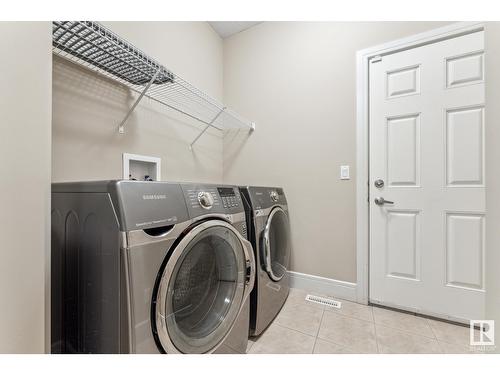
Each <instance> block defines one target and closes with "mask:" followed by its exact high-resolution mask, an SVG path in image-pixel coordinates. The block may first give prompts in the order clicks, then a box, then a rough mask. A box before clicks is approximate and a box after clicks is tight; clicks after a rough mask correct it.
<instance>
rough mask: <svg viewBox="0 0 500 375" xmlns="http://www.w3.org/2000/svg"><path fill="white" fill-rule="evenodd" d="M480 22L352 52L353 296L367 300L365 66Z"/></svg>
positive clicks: (477, 28) (466, 31)
mask: <svg viewBox="0 0 500 375" xmlns="http://www.w3.org/2000/svg"><path fill="white" fill-rule="evenodd" d="M484 27H485V24H484V22H457V23H453V24H451V25H447V26H444V27H440V28H437V29H433V30H429V31H426V32H423V33H420V34H416V35H412V36H409V37H406V38H402V39H397V40H395V41H392V42H388V43H384V44H379V45H377V46H374V47H369V48H366V49H363V50H360V51H357V52H356V273H357V280H356V300H357V302H358V303H361V304H365V305H367V304H368V302H369V272H370V269H369V254H370V225H369V220H370V204H369V193H370V187H369V180H370V175H369V155H370V150H369V139H370V138H369V118H370V114H369V67H370V65H369V64H370V60H372V59H374V58H378V57H382V56H384V55H388V54H392V53H396V52H401V51H405V50H408V49H412V48H416V47H420V46H424V45H427V44H431V43H436V42H439V41H442V40H446V39H450V38H455V37H458V36H462V35H466V34H471V33H474V32H478V31H483V30H484Z"/></svg>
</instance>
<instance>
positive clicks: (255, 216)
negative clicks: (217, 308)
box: [240, 186, 291, 336]
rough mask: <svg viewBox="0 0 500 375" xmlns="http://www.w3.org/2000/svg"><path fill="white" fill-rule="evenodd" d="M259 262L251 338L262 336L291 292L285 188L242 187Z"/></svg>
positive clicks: (251, 312)
mask: <svg viewBox="0 0 500 375" xmlns="http://www.w3.org/2000/svg"><path fill="white" fill-rule="evenodd" d="M240 192H241V194H242V197H243V200H244V204H245V211H246V216H247V226H248V231H249V239H250V242H251V243H252V245H253V248H254V253H255V259H256V267H257V271H256V277H255V286H254V289H253V291H252V293H251V296H250V301H251V304H250V335H252V336H258V335H260V334H261V333H262V332H263V331H264V330H265V329H266V328H267V327H268V326H269V324H270V323H271V322H272V321H273V319H274V318H275V317H276V316H277V315H278V313H279V311H280V309H281V308H282V306H283V304H284V303H285V301H286V298H287V296H288V292H289V289H290V286H289V284H290V280H289V275H288V269H289V265H290V252H291V240H290V225H289V220H288V205H287V201H286V197H285V193H284V191H283V189H282V188H275V187H256V186H246V187H240Z"/></svg>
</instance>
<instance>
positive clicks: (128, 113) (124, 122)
mask: <svg viewBox="0 0 500 375" xmlns="http://www.w3.org/2000/svg"><path fill="white" fill-rule="evenodd" d="M160 70H161V68H158V70H157V71H156V72H155V74H154V75H153V77H152V78H151V80H150V81H149V82H148V84H147V85H146V87H144V90H142V92H141V95H139V97H138V98H137V99H136V100H135V102H134V104H133V105H132V107H130V109H129V110H128V112H127V114H126V115H125V118H124V119H123V120H122V122H121V123H120V125H119V126H118V133H120V134H123V133H125V129H124V126H125V124H126V122H127V121H128V118H129V117H130V115H131V114H132V112H134V109H135V107H137V104H139V102H140V101H141V100H142V98H143V97H144V95H146V92H147V91H148V90H149V88H150V87H151V85H152V84H153V82H154V81H155V79H156V77H158V74H159V73H160Z"/></svg>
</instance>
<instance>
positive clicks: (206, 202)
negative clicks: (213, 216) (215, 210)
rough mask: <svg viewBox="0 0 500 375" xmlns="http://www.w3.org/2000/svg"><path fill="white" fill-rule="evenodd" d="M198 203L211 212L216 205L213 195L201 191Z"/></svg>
mask: <svg viewBox="0 0 500 375" xmlns="http://www.w3.org/2000/svg"><path fill="white" fill-rule="evenodd" d="M198 202H200V206H201V207H203V208H204V209H206V210H209V209H211V208H212V206H213V204H214V197H213V196H212V194H210V193H208V192H206V191H200V192H199V193H198Z"/></svg>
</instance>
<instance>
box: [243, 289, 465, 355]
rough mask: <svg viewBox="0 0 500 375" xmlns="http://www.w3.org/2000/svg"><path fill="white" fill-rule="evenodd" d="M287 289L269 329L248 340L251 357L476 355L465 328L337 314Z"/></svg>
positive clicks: (370, 312)
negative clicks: (278, 311)
mask: <svg viewBox="0 0 500 375" xmlns="http://www.w3.org/2000/svg"><path fill="white" fill-rule="evenodd" d="M306 294H307V292H306V291H303V290H300V289H291V290H290V295H289V296H288V299H287V301H286V303H285V305H284V306H283V308H282V310H281V311H280V313H279V315H278V316H277V317H276V319H275V320H274V322H273V323H272V324H271V326H270V327H269V328H268V329H267V330H266V331H265V332H264V333H263V334H262V335H260V336H259V337H257V338H251V339H250V340H249V342H248V348H247V352H248V353H250V354H264V353H275V354H285V353H290V354H311V353H314V354H342V353H475V351H474V350H472V348H471V347H469V329H468V328H467V327H463V326H459V325H455V324H450V323H445V322H441V321H437V320H431V319H427V318H423V317H419V316H415V315H412V314H405V313H401V312H396V311H393V310H388V309H383V308H379V307H372V306H364V305H360V304H357V303H353V302H349V301H343V300H340V299H337V298H336V299H337V300H339V301H341V302H342V307H341V309H337V308H333V307H326V306H323V305H319V304H316V303H312V302H308V301H306V300H305V296H306Z"/></svg>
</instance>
